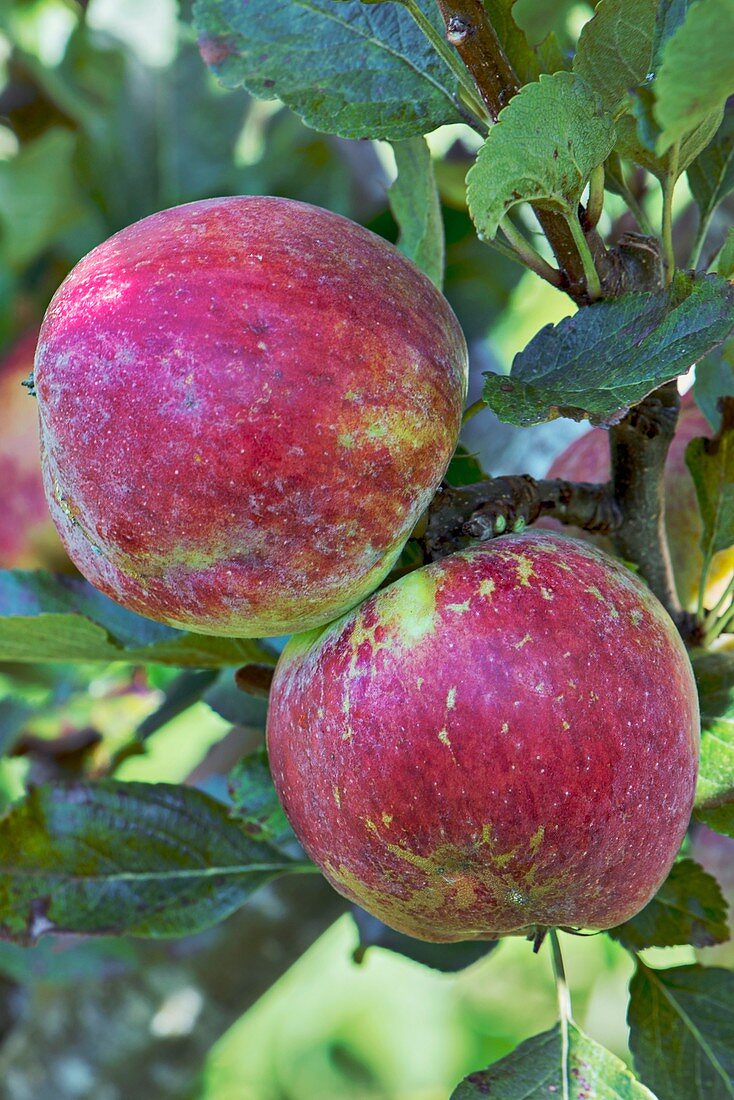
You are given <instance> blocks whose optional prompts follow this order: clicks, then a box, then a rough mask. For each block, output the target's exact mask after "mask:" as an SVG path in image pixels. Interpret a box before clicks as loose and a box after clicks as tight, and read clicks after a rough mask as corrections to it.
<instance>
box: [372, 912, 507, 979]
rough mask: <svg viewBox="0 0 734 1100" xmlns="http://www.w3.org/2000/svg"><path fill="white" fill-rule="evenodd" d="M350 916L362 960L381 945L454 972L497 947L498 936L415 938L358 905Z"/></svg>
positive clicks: (431, 965)
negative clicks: (435, 940) (439, 939)
mask: <svg viewBox="0 0 734 1100" xmlns="http://www.w3.org/2000/svg"><path fill="white" fill-rule="evenodd" d="M352 917H353V919H354V923H355V924H356V925H357V930H358V932H359V945H358V947H357V949H356V951H355V952H354V960H355V962H360V963H361V962H362V960H363V959H364V957H365V955H366V953H367V951H368V949H369V948H371V947H382V948H384V949H385V950H386V951H393V952H394V953H395V954H396V955H402V956H403V957H404V958H406V959H412V960H413V962H418V963H421V964H422V965H423V966H430V967H431V968H432V969H433V970H440V971H441V972H442V973H444V974H455V973H457V972H458V971H459V970H465V969H466V967H467V966H472V965H473V964H474V963H475V962H478V961H479V959H484V958H486V956H487V955H488V954H489V953H490V951H494V949H495V948H496V947H499V941H498V940H464V941H461V942H458V943H431V942H430V941H427V940H416V939H414V938H413V936H406V935H405V934H404V933H403V932H396V931H395V929H394V928H389V927H388V925H386V924H383V923H382V921H381V920H378V919H377V917H373V916H372V914H371V913H367V912H365V910H364V909H360V908H359V906H357V905H353V906H352Z"/></svg>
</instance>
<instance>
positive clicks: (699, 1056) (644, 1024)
mask: <svg viewBox="0 0 734 1100" xmlns="http://www.w3.org/2000/svg"><path fill="white" fill-rule="evenodd" d="M628 1020H629V1025H630V1046H631V1048H632V1053H633V1054H634V1058H635V1066H636V1067H637V1070H638V1072H639V1074H640V1076H641V1077H642V1079H643V1081H645V1083H646V1084H648V1085H649V1086H650V1088H651V1089H653V1090H654V1091H655V1093H656V1095H657V1096H658V1098H659V1100H731V1098H732V1097H734V974H732V973H731V972H730V971H728V970H720V969H718V968H714V967H706V968H705V967H702V966H679V967H675V968H673V969H671V970H651V969H649V968H648V967H647V966H645V965H644V964H643V963H642V962H640V961H638V963H637V971H636V973H635V976H634V978H633V979H632V983H631V985H630V1006H629V1014H628Z"/></svg>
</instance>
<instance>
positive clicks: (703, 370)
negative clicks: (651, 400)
mask: <svg viewBox="0 0 734 1100" xmlns="http://www.w3.org/2000/svg"><path fill="white" fill-rule="evenodd" d="M730 240H731V241H732V246H733V247H734V233H732V234H731V235H730ZM732 260H733V261H734V256H732ZM722 274H725V273H724V272H722ZM694 391H695V394H696V404H697V405H698V407H699V408H700V410H701V412H702V413H703V414H704V416H705V417H706V419H707V420H708V422H709V424H710V425H711V427H712V428H713V429H714V431H718V430H719V425H720V424H721V410H720V409H719V407H718V404H719V398H720V397H734V340H731V339H730V340H727V341H726V342H725V343H723V344H722V345H721V347H718V348H716V349H715V350H714V351H712V352H711V354H710V355H707V356H706V357H705V358H704V359H702V360H701V362H700V363H699V364H698V365H697V367H696V382H695V385H694Z"/></svg>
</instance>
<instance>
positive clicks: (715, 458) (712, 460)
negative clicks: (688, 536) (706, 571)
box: [686, 402, 734, 561]
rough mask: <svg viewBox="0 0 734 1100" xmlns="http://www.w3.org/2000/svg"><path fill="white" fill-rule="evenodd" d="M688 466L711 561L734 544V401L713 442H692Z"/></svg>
mask: <svg viewBox="0 0 734 1100" xmlns="http://www.w3.org/2000/svg"><path fill="white" fill-rule="evenodd" d="M686 465H687V466H688V469H689V470H690V472H691V477H692V478H693V482H694V484H695V486H696V496H697V498H698V507H699V511H700V512H701V518H702V520H703V531H702V533H701V549H702V550H703V554H704V559H705V560H706V561H710V560H711V558H712V557H713V556H714V554H716V553H717V552H718V551H719V550H727V549H728V548H729V547H730V546H732V545H733V544H734V402H728V403H727V405H726V408H725V411H724V414H723V419H722V423H721V427H720V428H719V431H718V432H717V434H716V435H715V436H714V437H713V439H705V438H701V439H692V440H691V442H690V443H689V444H688V446H687V447H686Z"/></svg>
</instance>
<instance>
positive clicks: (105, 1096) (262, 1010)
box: [0, 0, 693, 1100]
mask: <svg viewBox="0 0 734 1100" xmlns="http://www.w3.org/2000/svg"><path fill="white" fill-rule="evenodd" d="M188 7H189V5H187V4H185V3H184V4H181V5H179V4H176V3H174V0H91V2H90V3H87V4H82V3H76V2H74V0H0V360H7V359H8V358H9V357H10V356H11V349H12V348H13V347H14V346H15V344H16V341H17V340H18V339H19V338H21V337H22V336H23V334H25V333H27V332H29V331H30V332H34V331H35V329H36V328H37V326H38V324H39V322H40V319H41V317H42V314H43V310H44V309H45V307H46V305H47V304H48V301H49V299H50V297H51V295H52V293H53V292H54V290H55V289H56V287H57V286H58V285H59V283H60V282H61V280H62V279H63V277H64V276H65V275H66V273H67V272H68V271H69V270H70V268H71V267H72V266H73V265H74V263H76V261H77V260H78V259H79V258H80V257H81V256H82V255H83V254H84V253H85V252H87V251H88V250H89V249H90V248H92V247H93V246H94V245H96V244H97V243H98V242H100V241H101V240H103V239H104V238H106V237H107V236H109V235H110V234H111V233H114V232H115V231H117V230H118V229H121V228H122V227H123V226H125V225H127V224H129V223H130V222H132V221H135V220H136V219H138V218H141V217H144V216H145V215H147V214H150V213H152V212H153V211H156V210H159V209H161V208H164V207H167V206H171V205H174V204H176V203H181V202H188V201H191V200H194V199H199V198H205V197H209V196H214V195H224V194H275V195H284V196H289V197H292V198H296V199H301V200H304V201H308V202H313V203H317V204H319V205H321V206H325V207H328V208H329V209H332V210H335V211H337V212H339V213H342V214H346V215H348V216H350V217H352V218H354V219H356V220H357V221H360V222H362V223H363V224H365V225H368V226H369V227H370V228H372V229H374V230H375V231H376V232H379V233H382V234H383V235H384V236H386V237H388V238H390V239H394V238H395V236H396V227H395V224H394V222H393V221H392V218H391V215H390V214H389V211H388V204H387V198H386V192H387V187H388V186H389V184H390V182H391V180H392V178H393V176H394V161H393V158H392V152H391V150H390V148H389V146H387V145H384V144H382V143H375V142H349V141H345V140H342V139H338V138H333V137H329V136H325V135H322V134H319V133H317V132H315V131H313V130H309V129H307V128H305V127H304V126H303V125H302V123H300V122H299V120H298V119H296V118H295V117H294V116H293V115H292V114H290V113H289V112H288V111H287V110H285V109H283V108H281V107H280V106H279V105H278V104H277V102H275V103H270V102H269V103H258V102H254V101H252V100H250V99H249V98H248V97H247V96H246V95H245V94H243V93H231V92H225V91H223V90H222V89H221V88H220V87H218V85H217V84H216V82H215V81H214V80H213V78H212V77H211V76H210V74H209V73H208V71H207V69H206V68H205V66H204V65H203V64H202V62H201V60H200V58H199V55H198V52H197V50H196V46H195V43H194V41H193V35H192V32H191V30H190V27H189V25H188V17H189V14H190V13H189V11H188ZM589 14H590V7H589V6H588V5H586V4H583V3H569V2H559V0H552V2H551V0H519V2H518V4H517V5H516V8H515V15H516V18H517V19H518V21H519V22H521V23H522V24H523V26H524V27H525V29H526V30H527V31H528V34H529V35H530V37H531V39H532V40H533V41H535V42H540V41H541V40H542V39H543V38H544V37H545V36H546V35H547V34H548V33H549V31H551V30H554V31H555V33H556V34H557V36H558V41H559V43H560V45H561V48H564V47H568V45H569V44H570V42H571V41H573V39H574V38H575V35H576V33H577V31H578V27H579V26H580V25H581V23H582V22H583V21H584V20H585V19H587V18H588V17H589ZM476 143H477V139H476V136H475V135H474V134H472V132H471V131H469V130H468V129H467V128H465V127H461V126H457V127H447V128H444V129H443V130H441V131H439V132H438V133H436V134H434V135H432V136H431V139H430V144H431V148H432V152H433V154H434V157H435V159H436V167H437V175H438V179H439V184H440V188H441V195H442V201H443V204H444V217H445V225H446V234H447V275H446V293H447V296H448V297H449V299H450V301H451V302H452V304H453V306H454V308H455V309H456V311H457V313H458V315H459V317H460V320H461V322H462V324H463V326H464V329H465V331H466V334H467V339H468V341H469V343H470V348H471V356H472V369H473V383H472V385H473V387H474V389H475V390H478V387H479V384H480V372H481V370H483V369H487V367H492V368H493V369H498V368H499V369H505V370H507V369H508V368H509V365H510V363H511V360H512V357H513V355H514V353H515V352H516V351H518V350H519V349H520V348H522V347H523V346H524V345H525V343H527V341H528V339H529V338H530V337H531V336H532V335H533V334H534V333H535V332H536V331H537V330H538V328H540V327H541V326H542V325H543V324H545V323H547V322H550V321H556V320H558V319H559V318H560V317H562V316H564V315H566V314H567V313H569V312H570V311H571V310H572V308H573V307H572V306H571V305H570V303H569V302H568V300H567V299H565V298H564V297H563V296H561V295H560V294H558V293H557V292H556V291H554V290H552V289H551V288H550V287H548V286H547V285H545V284H541V283H540V282H539V281H538V280H537V279H535V278H534V277H533V276H532V275H528V274H525V275H523V272H522V270H521V269H520V268H519V267H517V266H515V265H513V264H512V263H511V262H509V261H508V260H507V259H505V258H504V257H503V256H501V255H499V254H498V253H496V252H494V251H492V250H491V249H490V248H489V247H487V246H485V245H482V244H480V243H479V242H478V241H477V239H476V236H475V234H474V231H473V229H472V225H471V222H470V220H469V217H468V214H467V212H466V206H465V202H464V185H463V178H464V174H465V172H466V168H467V166H468V164H469V160H470V155H471V151H472V150H473V149H476ZM680 192H681V194H680V197H679V199H678V201H679V203H680V204H681V206H682V207H684V206H685V204H686V202H687V196H686V194H685V188H684V187H681V188H680ZM641 198H642V199H643V200H644V195H642V196H641ZM650 201H652V202H654V201H655V200H654V199H652V200H650ZM604 217H605V218H610V219H612V220H613V219H614V217H615V209H614V202H613V200H612V202H611V204H609V208H608V209H607V211H606V212H605V215H604ZM28 360H29V357H28ZM28 369H30V360H29V361H28V362H27V363H26V364H25V369H24V371H23V373H27V371H28ZM2 373H3V367H2V366H0V379H1V378H2ZM17 381H19V379H18V380H16V381H14V385H16V384H17ZM0 392H2V391H0ZM14 392H15V391H14ZM472 396H473V395H472V394H471V393H470V400H471V399H472ZM24 399H25V400H28V401H29V402H30V400H31V399H30V398H24ZM29 407H30V405H29ZM3 411H4V410H3V408H0V470H2V469H3V466H2V462H3V455H2V440H3V436H4V437H5V439H6V440H7V439H9V438H10V434H11V425H9V424H8V422H7V420H5V421H4V420H3ZM581 430H583V429H582V426H580V425H573V424H570V423H568V422H555V423H553V424H549V425H542V426H541V427H539V428H538V429H533V430H530V431H524V432H523V433H522V439H521V441H519V439H518V435H517V432H516V431H515V430H513V429H510V428H508V427H507V426H505V425H500V424H498V423H493V422H492V420H491V414H490V413H489V412H485V413H484V415H483V417H482V418H481V423H477V422H476V421H474V422H472V424H471V426H470V429H469V430H468V432H467V438H466V440H465V442H466V444H467V446H468V447H469V449H470V450H473V451H476V452H478V453H479V455H480V458H481V461H482V464H483V466H484V468H485V469H486V470H488V471H490V472H492V473H502V472H508V471H513V470H515V471H526V472H530V473H534V474H540V473H543V472H544V471H545V469H546V467H547V465H548V462H549V460H550V458H551V457H552V456H553V454H554V453H556V452H558V451H560V450H561V449H562V448H563V447H564V446H565V444H566V443H567V442H568V440H569V439H570V438H571V437H572V436H573V435H574V434H578V432H579V431H581ZM29 431H30V435H31V438H30V440H29V442H28V447H29V448H30V452H29V453H31V454H32V455H33V456H34V457H33V458H32V459H29V460H28V461H29V462H31V465H32V466H33V468H34V469H35V468H36V467H37V453H36V450H35V448H36V443H35V440H34V439H33V438H32V435H33V431H32V429H29ZM480 433H481V434H480ZM21 491H25V490H22V487H21V484H20V480H19V479H18V477H17V476H16V477H15V478H14V477H13V476H7V477H6V476H3V477H2V479H1V480H0V508H2V510H3V512H4V513H6V514H8V515H10V514H12V509H13V506H14V505H13V499H12V498H13V495H14V494H16V495H17V494H18V493H19V492H21ZM1 545H2V544H1V543H0V546H1ZM39 545H40V544H39ZM34 546H35V544H34ZM27 549H28V548H27V547H26V550H27ZM34 552H35V550H34ZM47 553H51V552H50V551H48V552H47V549H44V550H43V551H42V550H40V549H39V550H38V553H37V557H38V560H37V561H36V562H35V564H38V565H44V564H48V563H49V557H48V556H44V555H46V554H47ZM54 554H56V555H57V554H58V551H57V550H54V551H53V553H51V557H52V558H53V556H54ZM19 560H20V559H18V558H15V560H8V559H6V560H1V559H0V567H12V566H14V565H16V564H18V561H19ZM23 564H28V562H27V560H24V561H23ZM54 564H58V557H55V558H54ZM263 723H264V703H262V702H261V701H260V700H258V699H255V698H252V697H248V696H246V695H243V694H242V693H241V692H238V691H237V690H236V689H235V687H234V681H233V676H232V670H225V671H224V672H222V673H208V672H206V673H205V672H190V671H189V672H182V673H179V672H177V671H176V670H171V669H169V668H163V667H155V666H154V667H148V668H146V669H142V668H132V667H128V666H121V665H115V666H111V667H104V666H99V665H96V666H79V665H64V664H60V665H51V666H44V667H40V666H39V667H36V666H33V665H23V666H7V665H6V666H0V753H1V754H2V755H0V811H2V809H3V808H4V807H5V806H7V805H8V804H9V803H10V802H11V801H12V800H13V799H15V798H17V797H19V796H20V795H21V794H22V792H23V790H24V789H25V786H26V784H27V783H28V782H31V781H32V782H38V781H41V780H44V779H48V778H63V777H75V776H80V775H91V776H97V775H104V774H110V773H112V772H114V774H115V775H116V776H117V777H118V778H121V779H136V780H143V781H150V782H154V781H156V780H158V781H161V780H163V781H171V782H189V783H195V784H198V785H200V786H202V787H204V788H206V789H207V790H209V791H211V792H212V793H214V794H216V795H219V796H220V797H223V798H226V797H227V795H226V785H225V780H224V776H225V775H226V773H227V772H228V771H229V770H230V769H231V768H232V766H233V765H234V763H235V762H236V761H237V759H238V758H239V757H241V756H242V755H243V753H246V752H249V751H252V750H253V749H254V748H256V747H257V746H258V745H259V744H260V743H261V740H262V730H263ZM566 939H567V941H568V942H567V953H568V966H569V970H570V977H571V981H572V985H573V990H574V997H575V1008H576V1014H577V1018H578V1020H579V1022H580V1024H581V1025H582V1026H583V1027H584V1029H585V1030H586V1031H587V1032H588V1033H589V1034H590V1035H592V1036H594V1037H595V1038H597V1039H599V1040H600V1041H601V1042H602V1043H604V1044H605V1045H607V1046H609V1047H610V1048H611V1049H612V1050H614V1051H616V1052H617V1053H618V1054H620V1055H621V1056H622V1057H624V1058H628V1057H629V1054H628V1050H627V1039H626V1031H625V1027H624V1024H623V1020H624V1003H625V986H626V982H627V980H628V978H629V971H630V966H631V964H630V963H629V961H628V960H627V957H626V955H625V953H624V952H623V951H622V950H621V948H618V947H617V946H616V945H615V944H614V943H612V942H611V941H609V940H608V939H607V938H605V937H588V938H573V939H572V938H571V937H566ZM357 947H358V932H357V927H356V925H355V923H354V921H353V919H352V917H351V916H350V915H349V914H347V913H346V912H345V904H344V902H343V901H342V900H341V899H340V898H338V897H337V896H336V895H335V894H333V892H332V891H331V890H330V889H329V888H328V887H327V886H326V885H325V883H323V882H321V881H318V880H314V881H310V880H309V881H305V880H303V879H299V880H295V881H286V882H282V883H280V884H278V885H277V886H274V887H270V888H268V889H266V890H263V891H261V892H260V893H259V894H258V895H257V896H256V897H255V899H254V900H253V902H252V903H251V904H250V905H248V906H247V907H246V908H245V909H244V910H242V911H241V912H240V913H238V914H236V915H235V916H233V917H232V918H230V919H229V920H228V921H227V922H225V924H224V925H222V926H221V927H220V928H217V929H212V930H210V931H209V932H207V933H204V934H202V935H200V936H197V937H193V938H191V939H189V940H183V941H179V942H176V943H170V944H167V943H150V942H136V941H133V940H125V941H119V940H118V941H109V942H108V941H105V940H98V941H94V942H82V941H75V940H70V939H65V940H63V941H62V940H54V939H45V940H43V941H42V942H41V943H40V944H39V946H38V947H36V948H33V949H31V950H28V951H22V950H20V949H18V948H14V947H11V946H9V945H0V1096H1V1097H2V1098H3V1100H72V1098H86V1097H89V1098H94V1100H126V1098H130V1100H132V1098H138V1097H141V1096H151V1097H152V1096H155V1097H156V1098H160V1100H166V1098H168V1097H170V1098H174V1097H182V1098H183V1097H187V1098H194V1097H195V1098H198V1100H250V1098H252V1100H357V1098H359V1100H372V1098H381V1100H443V1098H444V1097H445V1096H446V1095H447V1094H448V1092H449V1090H450V1088H451V1087H452V1085H454V1084H455V1082H456V1081H457V1080H458V1079H459V1078H460V1077H462V1076H463V1075H464V1074H465V1073H467V1072H468V1071H470V1070H471V1069H473V1068H475V1067H476V1066H477V1065H481V1064H486V1063H488V1062H490V1061H493V1060H495V1059H497V1058H499V1057H501V1056H502V1055H503V1054H505V1053H506V1052H508V1051H509V1050H511V1049H512V1048H513V1047H515V1046H516V1045H517V1044H518V1043H519V1042H520V1041H521V1040H522V1039H524V1038H525V1037H527V1036H529V1035H532V1034H535V1033H536V1032H538V1031H540V1030H542V1029H544V1028H546V1027H548V1026H550V1024H551V1023H552V1021H553V1020H554V1018H555V1007H554V992H553V986H552V981H551V977H550V970H549V964H548V959H547V958H545V957H544V956H540V957H535V956H533V954H532V949H531V946H530V945H529V944H528V943H526V942H524V941H521V940H517V941H515V940H509V941H507V942H505V943H503V944H502V945H501V946H500V947H499V948H497V950H496V951H493V952H492V953H491V956H490V957H489V958H486V959H480V960H479V961H478V962H474V963H473V965H471V966H469V967H468V968H467V969H463V970H460V971H458V972H457V973H454V974H447V973H441V972H439V971H438V970H436V969H432V968H429V967H427V966H424V965H421V963H419V962H416V961H413V960H412V959H410V958H406V957H402V956H401V955H399V954H397V953H395V952H393V951H389V950H385V949H384V948H383V947H380V946H370V947H368V948H367V950H366V951H365V950H362V951H360V952H359V954H360V955H361V956H362V961H361V963H359V964H357V962H355V961H354V957H353V956H354V954H355V951H356V950H357ZM472 951H473V954H472V957H476V955H477V952H476V951H474V950H473V949H472ZM439 954H440V952H439ZM651 954H657V955H659V954H660V953H659V952H654V953H651ZM692 955H693V953H692V950H691V949H684V950H682V951H679V950H676V951H668V952H667V953H666V955H665V957H666V959H669V960H670V961H671V962H676V963H677V962H685V961H689V960H690V959H691V958H692ZM456 958H457V956H455V955H454V956H447V957H446V958H445V959H443V960H439V961H442V963H443V964H445V965H449V966H453V965H456ZM520 990H522V992H521V993H520V992H519V991H520Z"/></svg>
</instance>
